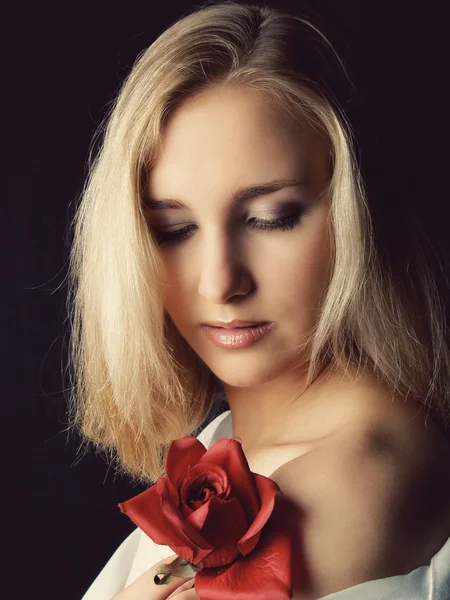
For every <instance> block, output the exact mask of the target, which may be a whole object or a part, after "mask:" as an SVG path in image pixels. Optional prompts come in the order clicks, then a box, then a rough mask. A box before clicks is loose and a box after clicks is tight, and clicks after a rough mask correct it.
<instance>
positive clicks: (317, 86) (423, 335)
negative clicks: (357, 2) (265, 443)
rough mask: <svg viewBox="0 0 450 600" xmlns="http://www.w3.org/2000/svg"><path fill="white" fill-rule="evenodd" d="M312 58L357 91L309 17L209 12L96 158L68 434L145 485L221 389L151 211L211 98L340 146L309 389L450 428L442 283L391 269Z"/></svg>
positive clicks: (75, 308) (83, 214) (148, 71)
mask: <svg viewBox="0 0 450 600" xmlns="http://www.w3.org/2000/svg"><path fill="white" fill-rule="evenodd" d="M314 48H316V49H317V50H316V51H317V56H319V55H323V54H324V53H326V52H328V53H329V56H330V57H332V59H333V60H334V61H335V63H334V65H335V66H334V67H333V68H332V69H331V70H332V71H333V70H334V72H335V71H336V69H337V68H339V69H340V70H341V74H342V76H343V77H344V78H345V79H346V78H347V74H346V71H345V67H344V65H343V63H342V62H341V61H340V59H339V57H338V55H337V53H336V52H335V51H334V49H333V47H332V45H331V44H330V42H329V41H328V39H327V38H326V37H325V35H324V34H322V33H321V32H320V30H319V29H318V28H317V27H316V26H315V25H314V24H313V23H312V22H311V21H310V20H308V19H306V18H304V17H302V16H298V15H296V14H294V13H293V12H292V13H291V12H290V11H289V10H280V9H278V8H272V7H269V6H267V5H266V6H262V7H260V6H256V5H241V4H238V3H236V2H224V3H220V4H215V3H207V4H206V5H203V6H200V7H197V8H196V9H194V11H193V12H191V13H190V14H187V15H185V16H184V17H183V18H181V19H180V20H178V21H177V22H175V23H174V24H172V25H171V26H170V27H169V28H168V29H167V30H166V31H164V32H163V33H162V35H160V37H159V38H158V39H157V40H156V41H155V42H154V43H153V44H152V45H151V46H150V47H149V48H148V49H147V50H145V51H144V52H143V53H142V54H141V55H140V56H139V57H138V58H137V60H136V62H135V64H134V66H133V69H132V70H131V73H130V74H129V76H128V78H127V79H126V81H125V82H124V84H123V87H122V89H121V91H120V93H119V94H118V97H117V99H116V101H115V102H114V105H113V106H112V107H111V109H110V111H109V114H108V115H107V116H106V118H105V120H104V122H103V124H102V125H101V127H100V128H99V130H98V132H97V135H96V138H94V142H96V141H97V140H98V139H100V137H101V144H100V147H99V149H98V151H97V152H96V154H95V157H93V151H92V150H91V153H90V156H89V174H88V177H87V179H86V182H85V186H84V188H83V192H82V194H81V198H80V202H79V206H78V207H77V211H76V214H75V217H74V221H73V243H72V247H71V254H70V264H69V280H68V281H69V294H68V300H67V311H68V316H69V321H70V328H71V332H70V333H71V345H70V354H69V365H68V366H69V368H70V370H71V372H70V376H71V383H72V384H73V385H72V386H71V389H70V392H69V394H70V397H69V406H70V412H69V414H70V423H71V426H72V427H73V428H74V429H77V430H79V431H80V432H81V434H82V436H83V437H84V439H85V440H86V444H87V443H88V441H91V442H93V443H94V445H95V447H96V448H98V449H101V450H103V451H105V452H106V454H107V456H108V458H109V459H110V460H111V461H114V463H115V466H116V468H117V469H119V470H121V471H123V472H128V473H129V474H132V475H133V476H134V477H135V478H137V479H140V480H141V481H145V482H153V481H155V480H156V479H158V478H159V477H160V476H161V475H162V474H163V473H164V464H165V463H164V461H165V456H166V452H167V449H168V447H169V445H170V443H171V441H172V440H173V439H176V438H179V437H182V436H184V435H191V434H192V435H197V433H198V431H199V430H200V428H201V426H202V424H203V423H204V422H205V420H206V419H207V418H208V416H211V411H212V410H213V408H214V406H215V404H214V399H215V397H216V396H215V392H216V391H217V386H218V381H217V378H216V377H215V376H214V374H213V373H212V372H211V371H210V370H209V369H208V367H207V366H206V365H205V364H204V363H203V362H202V361H201V360H200V359H199V358H198V356H197V355H196V354H195V353H194V352H193V350H192V349H191V348H190V347H189V346H188V345H187V343H186V342H185V341H184V339H183V338H182V337H181V335H180V334H179V333H178V332H177V330H176V328H175V327H174V325H173V323H172V322H171V320H170V318H169V317H168V315H167V314H166V312H165V310H164V306H163V293H162V281H163V279H164V277H163V268H162V262H161V259H160V254H159V248H158V245H157V244H156V243H155V240H154V238H153V235H152V232H151V229H150V228H149V227H148V223H147V222H146V217H145V212H144V207H143V197H144V189H145V184H146V179H147V177H148V173H149V171H150V169H151V167H152V164H153V162H154V160H155V157H156V156H157V152H158V148H159V144H160V143H161V136H162V129H163V125H164V123H165V121H166V119H167V117H168V116H169V115H170V114H172V113H173V111H174V110H176V108H177V107H178V106H180V104H181V103H182V102H183V101H184V100H185V99H186V98H188V97H190V96H192V95H194V94H196V93H197V92H199V91H201V90H205V89H207V88H208V87H209V86H213V85H214V86H216V85H219V86H220V85H227V84H237V85H244V86H246V87H247V88H251V89H254V90H255V91H261V92H264V93H265V94H266V96H267V97H268V98H270V99H271V101H272V103H273V107H274V108H276V110H278V111H282V112H283V111H284V113H285V114H286V115H287V116H288V117H289V118H291V119H293V120H296V119H298V118H300V117H302V118H306V119H307V120H308V122H309V123H310V124H311V125H312V126H313V127H314V128H315V129H316V130H317V131H319V132H321V133H322V134H324V135H326V136H327V138H328V139H329V141H330V145H331V157H332V166H333V172H332V177H331V181H330V186H329V191H330V193H331V202H330V220H331V223H332V227H333V237H334V255H333V259H334V260H333V262H334V267H333V272H332V276H331V280H330V284H329V286H328V289H327V291H326V294H325V295H324V298H323V303H322V305H321V307H320V316H319V318H318V322H317V325H316V326H315V328H314V331H313V332H312V333H311V338H310V341H311V343H310V355H309V356H308V358H309V365H308V368H309V370H308V376H307V382H306V385H309V384H310V383H311V382H312V381H313V378H314V374H315V372H316V367H317V364H318V363H319V361H321V360H324V359H326V361H327V362H328V363H330V364H331V365H336V366H338V365H349V364H352V365H357V366H358V369H365V368H370V369H371V370H372V371H373V372H374V373H376V375H377V377H378V378H379V380H380V381H382V382H385V383H387V384H388V386H389V388H390V389H392V390H393V391H395V392H398V393H401V394H403V395H405V396H407V395H409V394H411V395H412V396H413V397H414V398H418V399H420V401H421V402H424V403H425V404H427V405H428V406H429V407H432V408H435V409H438V411H440V412H439V415H436V416H435V420H436V421H437V422H438V423H439V424H440V426H441V428H442V429H444V430H446V429H448V427H449V419H448V409H447V407H446V402H447V399H448V397H449V348H448V344H447V340H446V337H445V332H446V323H445V313H444V310H443V307H442V304H441V301H440V298H439V294H438V293H437V290H436V287H435V283H434V279H433V277H432V274H431V272H430V270H429V268H428V266H427V264H426V261H424V260H419V261H418V262H417V265H416V268H415V270H413V271H411V270H410V271H409V277H410V278H411V281H410V282H409V283H408V281H407V280H406V279H405V280H401V281H399V282H396V281H395V278H394V274H393V273H392V272H391V270H390V268H389V266H388V265H383V266H382V264H381V261H380V259H379V256H378V254H377V249H376V246H375V235H374V231H373V227H372V222H371V218H370V213H369V208H368V203H367V199H366V192H365V188H364V185H363V182H362V177H361V174H360V169H359V167H358V164H357V163H358V160H357V157H356V144H355V141H354V136H353V133H352V129H351V126H350V124H349V122H348V120H347V118H346V116H345V114H344V112H343V111H342V110H341V109H340V107H339V102H338V101H337V100H336V98H335V97H334V95H333V93H332V91H331V89H326V86H325V85H324V84H323V82H322V81H319V79H320V74H321V73H320V67H318V68H317V69H318V70H317V73H316V76H315V77H313V76H311V74H308V73H307V68H308V61H309V60H310V59H309V57H312V56H313V54H314ZM311 60H312V59H311ZM336 65H337V67H336ZM349 83H351V82H349ZM92 148H93V146H92ZM419 254H420V253H419ZM411 282H412V283H411ZM411 290H413V291H414V293H415V296H414V297H415V298H417V302H416V301H415V302H414V303H413V305H412V306H411V305H410V301H411V297H412V296H411ZM419 295H421V297H419ZM408 299H409V301H408ZM420 311H426V312H425V314H423V315H420V317H421V320H420V321H419V319H418V317H419V312H420Z"/></svg>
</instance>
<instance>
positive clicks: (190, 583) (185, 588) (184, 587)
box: [167, 577, 195, 600]
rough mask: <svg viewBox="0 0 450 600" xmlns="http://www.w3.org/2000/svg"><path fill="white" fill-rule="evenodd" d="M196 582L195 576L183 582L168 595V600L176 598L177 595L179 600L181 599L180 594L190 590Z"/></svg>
mask: <svg viewBox="0 0 450 600" xmlns="http://www.w3.org/2000/svg"><path fill="white" fill-rule="evenodd" d="M194 582H195V578H194V577H193V578H192V579H188V580H187V581H186V583H183V584H182V585H180V587H179V588H177V589H176V590H175V591H174V592H173V593H172V594H170V596H168V597H167V600H171V599H172V598H175V596H176V597H177V600H179V598H178V596H179V595H180V594H181V593H182V592H185V591H189V590H190V589H191V588H192V586H193V585H194Z"/></svg>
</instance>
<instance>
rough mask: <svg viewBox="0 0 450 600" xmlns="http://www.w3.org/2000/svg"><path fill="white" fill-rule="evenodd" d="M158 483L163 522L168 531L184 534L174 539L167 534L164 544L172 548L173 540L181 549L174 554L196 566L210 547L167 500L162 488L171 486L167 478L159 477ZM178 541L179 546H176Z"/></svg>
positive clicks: (167, 496)
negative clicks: (168, 528) (167, 526)
mask: <svg viewBox="0 0 450 600" xmlns="http://www.w3.org/2000/svg"><path fill="white" fill-rule="evenodd" d="M158 483H160V487H161V490H162V493H161V494H160V495H159V497H160V502H161V512H162V514H163V517H165V519H164V520H165V522H166V524H167V525H168V524H170V525H171V526H172V527H171V529H170V531H173V530H176V531H177V532H178V533H180V532H181V533H182V534H184V535H182V536H180V535H177V536H176V537H172V538H171V537H170V533H169V536H168V539H167V541H165V542H164V543H165V544H166V545H167V546H170V547H171V548H173V546H172V540H173V542H174V543H175V544H177V548H179V549H180V548H181V550H180V551H181V553H178V552H177V551H175V552H176V553H177V554H178V555H179V556H181V558H184V559H185V560H188V561H189V562H194V563H196V564H197V563H198V562H199V561H201V560H202V559H203V558H204V557H205V556H207V555H208V554H209V553H210V552H211V550H212V546H211V544H209V543H208V541H207V540H205V538H204V537H202V535H201V534H200V533H199V531H198V530H197V528H196V527H193V526H192V525H191V524H190V523H189V520H185V519H183V518H182V516H181V514H180V511H179V510H178V507H177V506H174V505H173V504H172V502H171V501H170V499H169V494H168V493H165V492H164V490H163V486H168V487H170V486H171V485H172V484H171V483H170V481H169V480H168V479H167V477H161V478H160V479H158ZM180 541H181V545H178V544H179V543H180Z"/></svg>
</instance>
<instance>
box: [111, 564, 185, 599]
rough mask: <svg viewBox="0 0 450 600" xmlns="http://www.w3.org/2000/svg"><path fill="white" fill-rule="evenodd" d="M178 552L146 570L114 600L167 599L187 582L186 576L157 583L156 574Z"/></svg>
mask: <svg viewBox="0 0 450 600" xmlns="http://www.w3.org/2000/svg"><path fill="white" fill-rule="evenodd" d="M175 557H176V554H174V555H172V556H169V557H167V558H165V559H164V560H161V561H159V562H158V563H156V564H155V565H154V566H153V567H152V568H151V569H148V571H145V573H143V574H142V575H140V576H139V577H138V578H137V579H136V580H135V581H133V583H131V584H130V585H129V586H127V587H126V588H125V589H124V590H122V591H121V592H120V593H119V594H118V595H117V596H114V599H113V600H147V599H148V600H166V599H167V597H168V596H169V595H170V594H171V593H172V592H174V591H175V590H176V589H177V588H179V587H180V585H183V584H184V583H185V582H186V577H174V578H173V580H172V581H171V582H170V583H167V584H162V585H157V584H156V583H155V576H156V575H157V573H158V570H159V569H158V567H159V566H160V565H162V564H167V563H170V562H172V560H173V559H174V558H175Z"/></svg>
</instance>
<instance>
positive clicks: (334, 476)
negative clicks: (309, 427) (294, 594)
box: [273, 388, 450, 598]
mask: <svg viewBox="0 0 450 600" xmlns="http://www.w3.org/2000/svg"><path fill="white" fill-rule="evenodd" d="M359 393H360V394H365V398H364V400H365V406H364V408H362V409H361V410H360V411H359V412H358V411H355V412H354V413H353V414H356V417H355V418H352V419H351V420H349V421H348V423H347V424H346V425H344V426H342V428H341V429H340V431H338V432H337V433H336V434H335V435H332V436H330V437H329V438H328V439H327V440H326V441H325V442H324V443H322V444H320V445H319V446H317V448H316V449H314V450H313V451H311V452H309V453H307V454H305V455H302V456H300V457H298V459H294V460H293V461H290V462H289V463H287V464H286V465H283V467H282V468H281V469H279V470H278V471H276V472H275V474H274V476H273V479H274V480H275V481H276V482H277V483H278V485H279V486H280V489H281V490H282V492H283V494H286V495H287V496H288V497H289V498H290V499H291V500H292V501H293V502H294V503H295V504H296V505H297V506H298V507H299V508H300V510H301V513H302V514H303V515H304V516H303V518H302V519H301V520H300V521H299V522H298V524H297V534H298V536H299V538H300V539H301V544H302V545H303V547H304V548H305V553H306V555H307V564H308V566H309V569H310V573H309V574H310V580H311V582H312V583H311V585H312V586H313V587H314V586H316V588H315V593H317V594H318V595H319V596H324V595H326V594H330V593H333V592H336V591H339V590H342V589H346V588H348V587H351V586H353V585H356V584H358V583H362V582H364V581H370V580H373V579H378V578H383V577H390V576H392V575H397V574H404V573H408V572H410V571H411V570H413V569H415V568H417V567H418V566H420V565H422V564H427V563H429V561H430V559H431V557H432V556H433V554H435V553H436V552H437V551H438V550H439V549H440V547H441V546H442V544H443V543H444V542H445V540H446V539H447V538H448V537H449V536H450V510H449V506H450V477H449V473H450V469H449V460H450V458H449V457H450V446H449V444H448V442H446V441H444V440H443V439H442V437H441V436H440V433H439V432H438V431H437V428H436V427H435V426H433V424H432V423H428V425H425V414H424V413H423V411H421V410H420V406H418V405H417V403H412V402H410V403H409V404H408V403H405V402H404V399H402V398H400V397H395V396H394V397H392V396H389V395H388V394H386V393H385V392H384V391H382V390H381V391H380V390H379V389H378V390H377V389H376V388H368V389H365V390H364V391H362V390H360V391H359ZM432 490H433V491H432ZM300 597H301V596H299V598H300ZM315 597H317V596H315ZM305 598H306V596H305Z"/></svg>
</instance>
